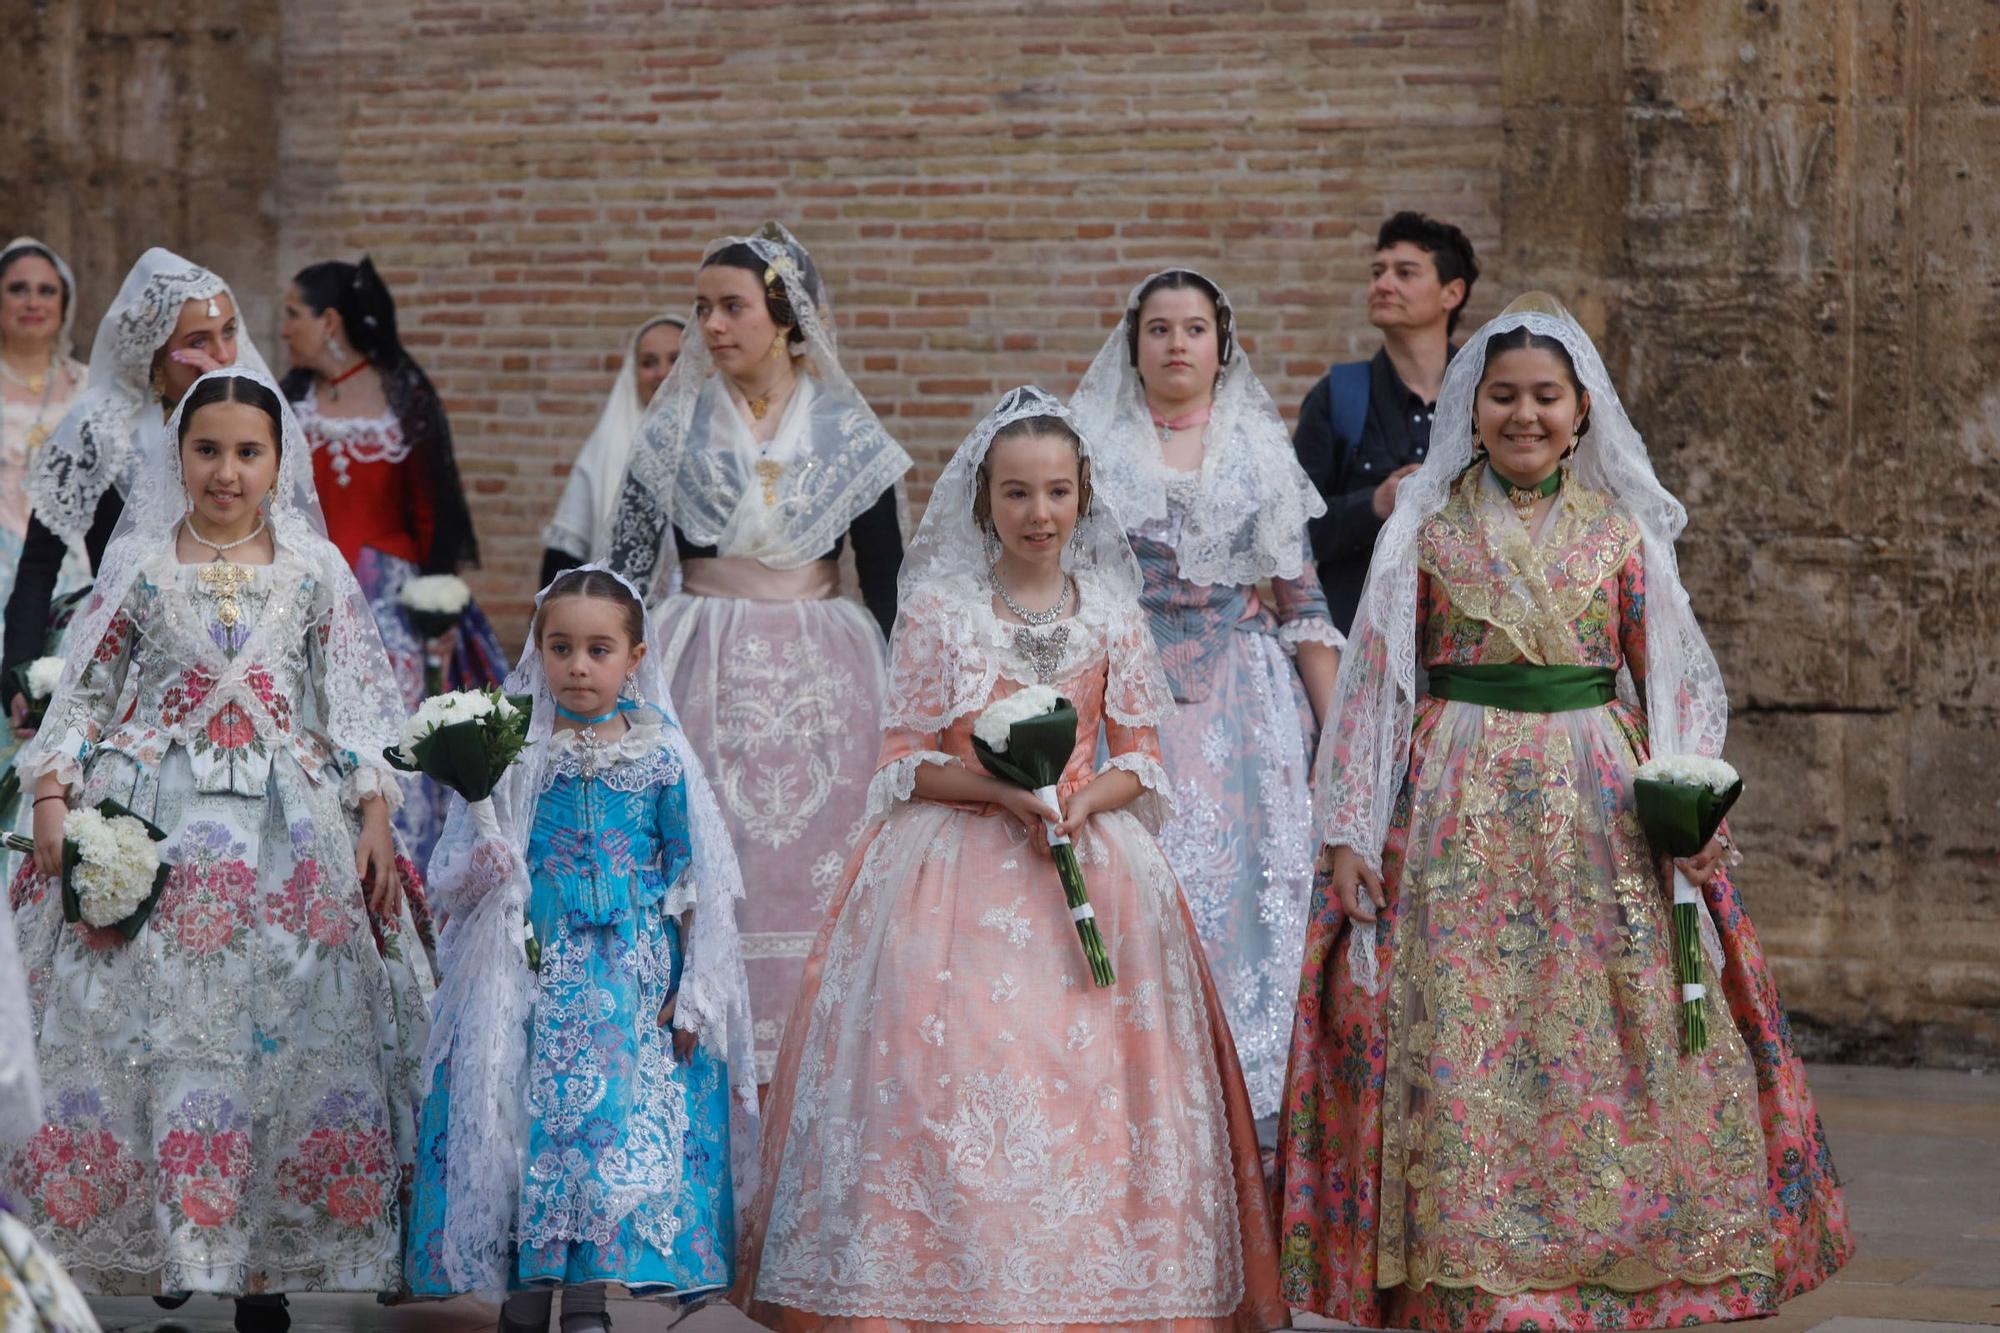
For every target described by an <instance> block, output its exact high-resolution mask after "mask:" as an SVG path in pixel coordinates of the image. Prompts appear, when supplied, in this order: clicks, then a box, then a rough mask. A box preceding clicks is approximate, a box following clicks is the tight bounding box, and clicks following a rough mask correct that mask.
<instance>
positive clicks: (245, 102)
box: [0, 0, 280, 357]
mask: <svg viewBox="0 0 2000 1333" xmlns="http://www.w3.org/2000/svg"><path fill="white" fill-rule="evenodd" d="M6 16H7V17H6V21H5V22H4V23H0V69H5V70H6V71H7V92H6V100H7V119H6V122H5V129H4V132H0V225H4V226H5V228H6V236H0V241H5V240H6V239H7V237H8V236H13V235H16V234H18V233H26V234H29V235H34V236H38V237H40V238H41V239H43V240H44V241H47V242H48V243H49V244H50V245H52V246H54V247H55V248H56V249H57V250H58V251H59V252H60V253H61V254H62V255H63V257H64V258H65V259H67V260H68V261H69V264H70V267H71V268H72V269H74V270H75V272H76V278H77V286H78V288H79V289H80V291H79V299H78V303H77V325H76V327H77V343H78V346H77V355H78V356H83V357H87V356H88V355H89V354H90V339H91V335H92V334H93V333H94V332H95V331H96V328H97V320H98V318H99V317H100V316H101V315H102V314H103V313H104V308H105V307H106V306H107V305H109V304H110V303H111V298H112V297H113V296H114V295H116V294H117V291H118V284H119V282H120V281H121V280H122V279H123V278H124V276H125V272H126V270H127V269H129V268H130V267H131V266H132V261H134V260H135V259H137V258H138V257H139V255H140V252H142V251H143V250H145V249H146V248H147V247H148V246H152V245H164V246H166V247H167V248H169V249H171V250H174V251H176V252H178V253H180V254H182V255H185V256H187V257H188V258H190V259H194V260H196V261H197V262H199V263H203V264H206V265H208V266H209V267H210V268H213V269H215V270H216V271H217V272H219V273H221V274H222V275H223V276H224V277H226V278H228V279H229V280H230V282H231V284H232V286H233V287H234V288H235V290H236V293H237V295H238V297H239V298H240V300H241V303H242V307H243V313H244V315H245V318H246V320H247V321H248V324H249V327H250V328H251V329H252V330H253V331H254V332H255V333H256V334H257V335H258V337H259V338H260V340H261V339H262V338H263V337H265V336H266V335H267V334H268V333H269V332H270V331H272V330H274V329H275V328H276V319H277V296H278V293H277V292H276V291H274V290H273V289H272V287H271V283H270V280H269V275H270V274H271V272H272V271H273V270H274V269H275V267H276V260H277V247H278V225H277V212H276V208H277V200H276V191H275V189H274V184H275V182H276V179H277V175H278V172H277V165H278V135H277V111H278V83H279V78H278V29H279V20H280V15H279V12H278V8H277V6H275V5H273V4H271V3H269V2H268V0H262V2H260V0H209V2H208V3H196V2H195V0H55V2H54V3H50V2H49V0H33V2H27V0H20V2H17V3H14V4H10V5H9V6H7V9H6ZM267 350H268V349H267Z"/></svg>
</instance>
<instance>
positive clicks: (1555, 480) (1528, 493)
mask: <svg viewBox="0 0 2000 1333" xmlns="http://www.w3.org/2000/svg"><path fill="white" fill-rule="evenodd" d="M1493 476H1494V478H1495V479H1496V480H1498V481H1499V483H1500V484H1501V485H1502V486H1504V487H1506V488H1507V503H1508V504H1511V505H1513V506H1514V508H1515V509H1516V510H1517V511H1519V512H1520V513H1523V514H1525V513H1527V512H1528V511H1529V510H1530V509H1533V508H1534V507H1535V501H1537V500H1546V499H1548V498H1549V497H1550V496H1551V495H1554V494H1555V493H1556V492H1557V491H1559V490H1561V489H1562V484H1563V470H1562V469H1561V468H1560V467H1558V468H1557V469H1556V470H1555V471H1554V472H1551V473H1549V475H1548V476H1546V477H1543V478H1542V480H1541V483H1540V484H1539V485H1535V486H1516V485H1515V484H1514V483H1513V482H1511V481H1509V480H1507V478H1505V477H1503V476H1501V475H1500V473H1498V472H1497V471H1496V472H1495V473H1494V474H1493Z"/></svg>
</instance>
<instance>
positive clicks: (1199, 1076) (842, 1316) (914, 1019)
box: [736, 801, 1286, 1333]
mask: <svg viewBox="0 0 2000 1333" xmlns="http://www.w3.org/2000/svg"><path fill="white" fill-rule="evenodd" d="M1029 836H1030V835H1029V834H1028V832H1027V830H1026V829H1024V828H1023V827H1022V826H1021V825H1020V824H1018V823H1016V822H1015V821H1013V820H1012V819H1009V818H1006V817H1003V816H999V815H983V814H975V813H970V812H967V811H963V810H956V809H952V808H948V807H946V806H942V805H937V804H934V803H931V802H926V801H916V802H913V803H910V804H907V805H903V806H900V807H898V808H897V810H896V811H895V812H893V813H892V814H891V815H890V816H889V817H888V818H887V819H886V820H885V821H884V822H883V824H882V825H881V826H880V829H879V831H877V832H875V833H874V834H873V835H872V837H871V839H870V840H869V842H868V843H867V845H866V846H865V847H864V848H863V849H862V850H861V851H860V852H859V853H858V854H857V858H856V860H855V861H854V862H853V864H852V866H851V869H850V878H849V880H848V883H847V885H846V887H845V888H844V889H843V891H842V892H841V894H840V895H839V897H838V898H837V899H836V901H835V903H834V906H833V909H832V914H831V915H830V916H829V918H828V921H827V924H826V928H825V930H824V931H823V932H822V934H821V935H820V937H819V939H818V941H817V942H816V944H815V946H814V949H813V952H812V956H811V957H810V959H808V961H807V964H806V972H805V978H804V982H803V984H802V986H801V989H800V993H799V1001H798V1007H797V1010H796V1012H795V1013H794V1015H793V1017H792V1021H791V1024H790V1026H789V1027H788V1029H787V1032H786V1037H785V1046H784V1050H783V1052H782V1053H781V1055H780V1058H779V1064H778V1072H777V1077H776V1078H775V1080H774V1081H773V1083H772V1091H771V1098H770V1101H769V1103H768V1104H767V1105H766V1107H765V1116H764V1124H765V1127H766V1128H765V1138H764V1144H763V1149H764V1151H763V1158H762V1161H763V1186H762V1194H761V1196H760V1200H759V1206H758V1208H757V1209H756V1210H754V1211H753V1216H752V1220H751V1223H750V1226H751V1227H752V1229H753V1230H757V1229H759V1228H761V1232H760V1234H759V1236H758V1239H757V1241H756V1242H754V1243H752V1244H747V1245H746V1246H745V1249H744V1262H743V1265H742V1271H743V1277H742V1278H741V1280H740V1281H739V1284H738V1287H737V1291H736V1295H737V1297H738V1299H739V1301H740V1302H741V1303H742V1304H743V1305H744V1307H745V1308H746V1309H749V1310H750V1311H751V1313H752V1314H753V1316H755V1317H757V1318H759V1319H761V1320H763V1321H764V1322H766V1323H769V1324H771V1325H772V1326H773V1327H814V1328H819V1327H827V1326H835V1327H846V1326H849V1325H860V1326H873V1325H876V1324H878V1323H880V1322H882V1321H925V1322H927V1323H928V1322H937V1323H950V1324H955V1325H956V1324H967V1325H1019V1324H1035V1325H1066V1324H1095V1325H1120V1324H1139V1323H1144V1324H1147V1325H1148V1326H1149V1327H1153V1328H1159V1327H1163V1326H1175V1327H1181V1328H1186V1329H1230V1330H1243V1331H1245V1333H1247V1330H1252V1329H1254V1330H1260V1331H1261V1330H1263V1329H1267V1328H1272V1327H1276V1326H1278V1325H1281V1324H1283V1323H1284V1322H1285V1321H1286V1312H1285V1309H1284V1307H1283V1305H1282V1304H1281V1303H1280V1302H1279V1301H1278V1299H1277V1290H1276V1282H1275V1270H1274V1267H1273V1265H1274V1261H1275V1253H1274V1250H1273V1248H1272V1236H1271V1231H1270V1213H1269V1207H1268V1203H1267V1200H1266V1198H1265V1195H1264V1186H1263V1181H1262V1177H1261V1174H1260V1171H1259V1165H1258V1156H1257V1142H1256V1129H1255V1123H1254V1121H1253V1120H1252V1118H1251V1115H1250V1107H1249V1102H1248V1100H1247V1098H1246V1097H1245V1095H1244V1092H1243V1084H1242V1080H1241V1078H1240V1077H1239V1076H1238V1074H1237V1072H1236V1061H1235V1055H1234V1052H1233V1050H1232V1049H1231V1046H1230V1041H1229V1033H1228V1029H1227V1026H1226V1024H1225V1023H1224V1022H1223V1020H1222V1017H1221V1010H1220V1007H1219V1005H1218V1004H1217V1002H1216V998H1215V991H1214V988H1213V986H1212V985H1211V984H1210V983H1209V979H1208V970H1207V968H1206V967H1205V966H1204V964H1203V961H1202V957H1201V951H1200V944H1199V942H1198V941H1197V940H1196V939H1195V936H1194V931H1193V929H1192V925H1191V923H1190V921H1189V920H1188V916H1187V911H1186V907H1185V906H1184V904H1183V903H1182V902H1181V898H1180V894H1179V891H1178V889H1177V888H1176V886H1175V883H1174V880H1173V875H1172V872H1171V871H1169V870H1168V869H1167V866H1166V862H1165V860H1164V859H1163V858H1162V857H1161V856H1160V853H1159V850H1158V848H1157V846H1156V845H1155V844H1154V843H1153V840H1152V838H1151V836H1150V835H1149V834H1147V833H1146V832H1145V831H1144V829H1143V827H1142V826H1141V825H1140V824H1139V822H1138V821H1137V820H1136V819H1135V818H1134V817H1133V816H1132V815H1130V814H1129V813H1126V812H1123V811H1119V812H1114V813H1111V814H1108V815H1100V816H1098V817H1097V818H1095V819H1093V820H1092V821H1091V822H1090V825H1089V826H1088V827H1087V828H1086V830H1085V832H1084V834H1083V835H1082V837H1081V838H1080V839H1079V841H1078V849H1079V855H1080V857H1081V858H1082V861H1083V865H1084V870H1085V874H1086V875H1087V876H1088V878H1089V887H1090V896H1091V902H1092V905H1093V906H1094V907H1095V908H1096V912H1097V919H1098V922H1099V925H1100V926H1101V927H1102V929H1103V933H1104V937H1105V941H1106V944H1107V945H1108V947H1109V949H1110V952H1111V957H1112V962H1113V965H1114V967H1115V968H1116V970H1117V974H1118V980H1117V984H1116V985H1115V986H1112V987H1109V988H1105V989H1098V988H1096V987H1094V986H1092V985H1091V981H1090V972H1089V969H1088V966H1087V964H1086V963H1085V961H1084V957H1083V953H1082V950H1081V947H1080V946H1079V945H1078V943H1077V939H1076V930H1075V927H1074V926H1073V925H1072V923H1071V921H1070V915H1069V911H1068V908H1067V907H1066V906H1065V904H1064V901H1063V896H1062V889H1061V886H1060V884H1059V882H1058V880H1057V877H1056V871H1055V868H1054V865H1053V863H1052V862H1051V861H1050V860H1049V859H1048V857H1047V855H1046V853H1045V852H1038V851H1036V850H1035V849H1033V848H1031V847H1030V846H1029V843H1028V839H1029ZM1036 836H1039V835H1038V834H1037V835H1036ZM760 1250H761V1257H759V1251H760ZM753 1293H754V1302H753V1300H752V1295H753Z"/></svg>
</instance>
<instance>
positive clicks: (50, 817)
mask: <svg viewBox="0 0 2000 1333" xmlns="http://www.w3.org/2000/svg"><path fill="white" fill-rule="evenodd" d="M65 795H66V793H65V792H64V791H63V789H62V788H60V787H57V788H56V789H55V790H53V791H47V790H44V791H40V792H39V793H38V794H37V796H36V797H35V873H36V874H38V875H60V874H62V868H63V818H64V816H66V815H68V814H69V802H68V801H67V800H65V799H60V798H62V797H64V796H65ZM43 796H52V797H56V798H58V799H55V800H47V801H45V800H43V799H42V797H43Z"/></svg>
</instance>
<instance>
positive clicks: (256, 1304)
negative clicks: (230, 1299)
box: [236, 1295, 292, 1333]
mask: <svg viewBox="0 0 2000 1333" xmlns="http://www.w3.org/2000/svg"><path fill="white" fill-rule="evenodd" d="M291 1326H292V1316H291V1312H290V1311H289V1310H287V1309H286V1308H285V1298H284V1297H283V1296H282V1295H278V1296H238V1297H237V1298H236V1333H285V1330H286V1329H289V1328H290V1327H291Z"/></svg>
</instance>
